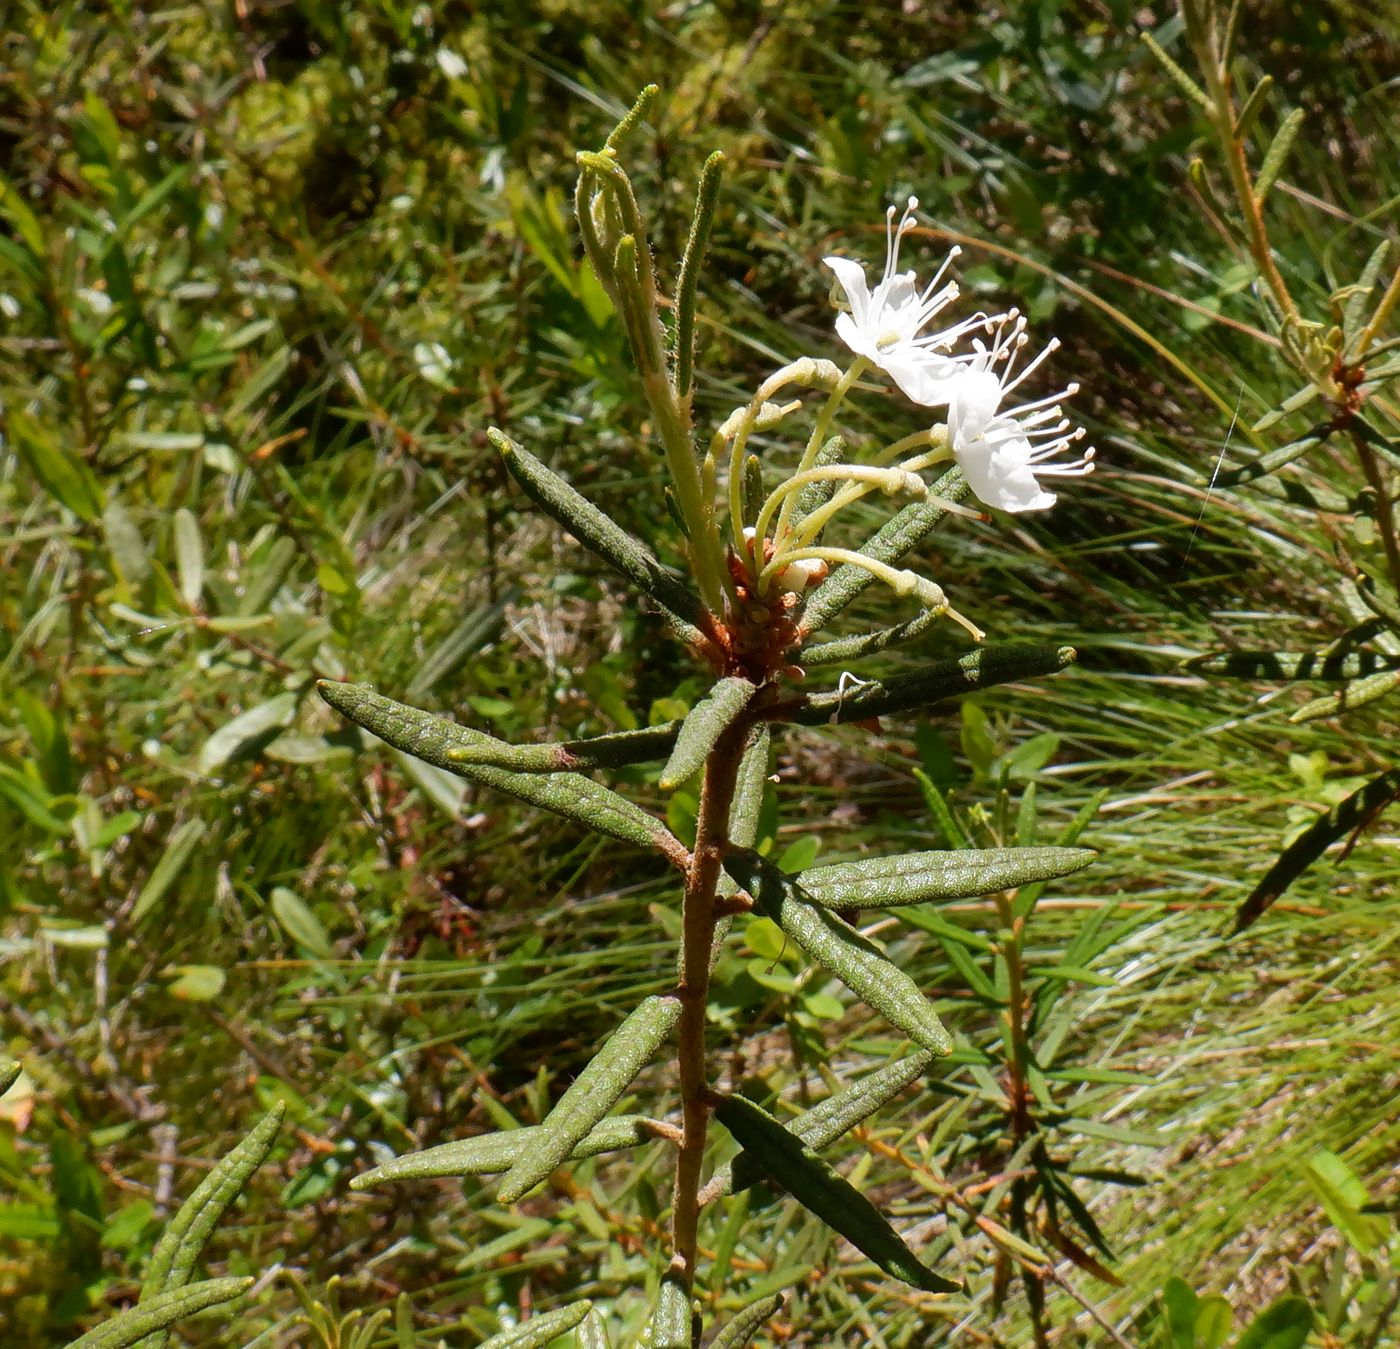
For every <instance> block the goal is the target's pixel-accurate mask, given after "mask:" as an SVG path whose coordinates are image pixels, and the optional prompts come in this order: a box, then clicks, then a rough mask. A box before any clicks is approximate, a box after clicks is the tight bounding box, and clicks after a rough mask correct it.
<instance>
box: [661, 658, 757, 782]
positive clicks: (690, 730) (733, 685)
mask: <svg viewBox="0 0 1400 1349" xmlns="http://www.w3.org/2000/svg"><path fill="white" fill-rule="evenodd" d="M757 692H758V685H756V684H754V683H751V682H750V681H749V680H747V679H745V678H743V677H742V676H741V675H734V676H731V677H730V678H727V679H721V680H719V682H718V683H716V684H715V685H714V686H713V687H712V688H711V689H710V691H709V692H708V693H707V694H706V695H705V696H704V697H703V698H702V699H701V700H700V701H699V702H698V703H696V704H695V706H694V707H692V708H691V709H690V712H689V714H688V715H687V716H686V718H685V720H684V721H683V722H682V723H681V728H680V731H679V732H678V733H677V735H676V746H675V748H674V749H673V750H672V751H671V757H670V758H669V759H668V760H667V761H666V767H665V768H663V769H662V770H661V782H660V786H661V789H662V790H663V791H674V790H675V789H676V788H677V787H679V786H680V785H681V783H683V782H685V781H686V780H687V779H688V778H690V777H691V776H692V775H693V774H695V773H698V772H699V771H700V768H701V767H702V765H703V764H704V762H705V757H706V755H708V754H709V752H710V750H711V749H713V748H714V744H715V741H716V740H718V739H719V738H720V736H722V735H723V734H724V733H725V731H727V730H728V729H729V727H730V726H732V725H733V724H734V721H735V720H736V719H737V718H738V716H739V714H740V713H741V712H743V710H744V709H745V708H746V707H747V706H748V705H749V702H750V700H751V699H752V698H753V696H754V694H755V693H757Z"/></svg>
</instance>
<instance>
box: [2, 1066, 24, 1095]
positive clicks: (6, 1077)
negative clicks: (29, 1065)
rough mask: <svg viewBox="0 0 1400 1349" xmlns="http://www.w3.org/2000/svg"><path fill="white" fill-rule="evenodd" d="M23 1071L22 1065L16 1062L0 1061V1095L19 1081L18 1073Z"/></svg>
mask: <svg viewBox="0 0 1400 1349" xmlns="http://www.w3.org/2000/svg"><path fill="white" fill-rule="evenodd" d="M23 1071H24V1069H23V1067H22V1065H20V1064H18V1063H13V1062H11V1063H0V1096H3V1095H4V1094H5V1093H6V1092H7V1091H9V1089H10V1088H11V1087H13V1086H14V1085H15V1083H16V1082H18V1081H19V1075H20V1073H21V1072H23Z"/></svg>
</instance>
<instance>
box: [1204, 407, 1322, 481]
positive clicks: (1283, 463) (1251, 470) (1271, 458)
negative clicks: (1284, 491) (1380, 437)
mask: <svg viewBox="0 0 1400 1349" xmlns="http://www.w3.org/2000/svg"><path fill="white" fill-rule="evenodd" d="M1331 433H1332V428H1331V427H1330V426H1328V425H1327V424H1326V423H1324V424H1323V425H1322V426H1320V427H1314V428H1313V430H1311V431H1309V432H1308V434H1307V435H1305V436H1302V437H1300V438H1299V439H1297V440H1295V441H1293V442H1291V443H1290V444H1288V445H1282V446H1280V447H1279V448H1278V449H1276V450H1270V451H1269V452H1268V453H1267V454H1261V455H1260V456H1259V457H1258V458H1257V459H1252V460H1250V462H1249V463H1247V464H1242V465H1241V466H1240V467H1239V468H1227V469H1225V470H1224V471H1223V472H1221V473H1217V474H1216V475H1215V483H1214V485H1215V486H1216V487H1239V486H1241V485H1243V484H1244V483H1248V482H1254V481H1255V480H1256V479H1258V478H1262V477H1264V476H1265V475H1266V474H1269V473H1277V472H1278V471H1279V469H1281V468H1287V467H1288V465H1289V464H1291V463H1294V462H1295V461H1297V460H1299V459H1301V458H1302V457H1303V456H1304V455H1305V454H1307V453H1309V452H1310V451H1312V450H1315V449H1317V448H1318V447H1319V446H1321V445H1323V444H1325V443H1326V441H1327V437H1328V436H1329V435H1331Z"/></svg>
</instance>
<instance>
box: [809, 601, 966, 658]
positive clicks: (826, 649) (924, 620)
mask: <svg viewBox="0 0 1400 1349" xmlns="http://www.w3.org/2000/svg"><path fill="white" fill-rule="evenodd" d="M944 618H945V615H943V614H940V613H938V612H936V611H935V610H933V609H925V610H924V612H923V613H921V614H916V615H915V616H914V617H913V618H910V619H907V620H906V621H905V622H903V623H897V624H896V625H895V626H894V627H892V628H881V629H880V630H879V632H864V633H861V634H860V635H859V636H856V637H838V638H836V639H835V640H834V641H830V642H818V643H817V645H816V646H809V647H807V648H805V649H804V650H803V651H802V652H801V653H800V656H799V659H800V660H801V662H802V664H803V665H804V666H805V667H807V668H808V669H811V668H813V667H814V666H818V665H848V664H850V663H851V662H852V661H857V660H859V659H860V658H861V657H862V656H873V655H875V654H876V653H877V652H880V651H884V650H885V649H886V648H888V647H891V646H900V645H902V644H903V643H905V642H912V641H913V640H914V639H915V638H916V637H920V636H922V635H923V634H924V633H925V632H927V631H928V630H929V628H931V627H933V625H934V624H935V623H940V622H942V621H943V620H944Z"/></svg>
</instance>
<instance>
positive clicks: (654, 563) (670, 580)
mask: <svg viewBox="0 0 1400 1349" xmlns="http://www.w3.org/2000/svg"><path fill="white" fill-rule="evenodd" d="M486 434H487V435H488V436H489V437H490V440H491V443H492V444H493V445H494V446H495V447H496V448H497V449H498V450H499V451H500V452H501V455H502V457H503V458H504V459H505V464H506V468H507V469H508V470H509V471H510V475H511V477H513V478H514V479H515V480H516V482H518V483H519V484H520V486H521V487H522V488H523V489H524V491H525V494H526V495H527V496H528V497H530V499H531V500H532V501H534V502H535V504H536V505H537V506H539V507H540V509H541V510H543V511H544V512H545V514H546V515H548V516H549V517H550V518H551V519H553V520H555V521H556V522H557V523H559V524H561V525H563V527H564V528H565V529H567V530H568V531H569V533H570V534H572V535H573V536H574V538H576V539H577V540H578V541H579V542H580V543H581V544H583V546H584V547H585V548H587V549H588V550H589V551H590V552H592V553H596V554H597V555H598V556H599V557H601V558H602V559H603V561H604V562H607V563H608V564H610V565H611V566H613V567H615V568H616V569H617V570H618V571H620V572H621V573H622V574H623V576H625V577H626V578H627V579H628V580H629V581H631V582H632V584H633V585H635V586H636V587H637V588H638V589H639V590H641V591H642V592H643V593H644V594H646V595H649V596H650V597H651V598H652V599H654V600H655V601H656V602H657V603H658V604H659V605H661V606H662V608H664V609H666V610H668V611H669V612H670V613H671V614H673V615H674V616H675V617H676V618H677V619H679V620H681V621H682V623H683V625H684V626H685V627H687V628H691V629H692V630H693V625H694V624H695V623H697V622H698V621H699V620H700V617H701V612H702V606H701V604H700V597H699V596H698V595H696V594H695V592H694V591H692V590H691V589H690V587H689V586H688V585H686V583H685V581H684V579H683V578H682V577H681V576H680V574H679V573H678V572H674V571H671V570H670V568H668V567H663V566H662V565H661V563H660V562H659V561H658V560H657V559H656V558H655V557H654V556H653V555H652V554H651V553H650V552H649V551H648V550H647V549H646V548H644V547H643V546H642V545H641V544H640V543H638V542H637V540H636V539H634V538H633V537H632V536H631V535H630V534H629V533H628V532H627V531H626V530H625V529H623V528H622V527H621V526H620V525H618V524H617V523H615V522H614V521H613V520H611V519H609V518H608V516H606V515H605V514H604V513H603V512H602V511H601V510H599V509H598V507H597V506H595V505H594V504H593V503H592V502H591V501H589V500H588V498H587V497H585V496H583V495H582V494H581V493H580V492H579V491H578V490H577V489H576V488H574V487H573V485H572V484H570V483H568V482H565V481H564V479H563V478H561V477H560V476H559V475H558V474H557V473H555V472H554V471H553V470H552V469H549V468H546V467H545V466H544V464H543V463H541V462H540V460H538V459H536V458H535V456H534V455H533V454H531V453H530V452H529V451H528V450H523V449H521V448H520V446H519V445H517V444H516V443H515V442H514V441H513V440H511V439H510V437H509V436H506V435H503V434H502V433H501V432H500V431H497V430H496V429H495V428H494V427H493V428H492V429H491V430H489V431H488V432H487V433H486ZM697 635H698V634H697Z"/></svg>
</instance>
